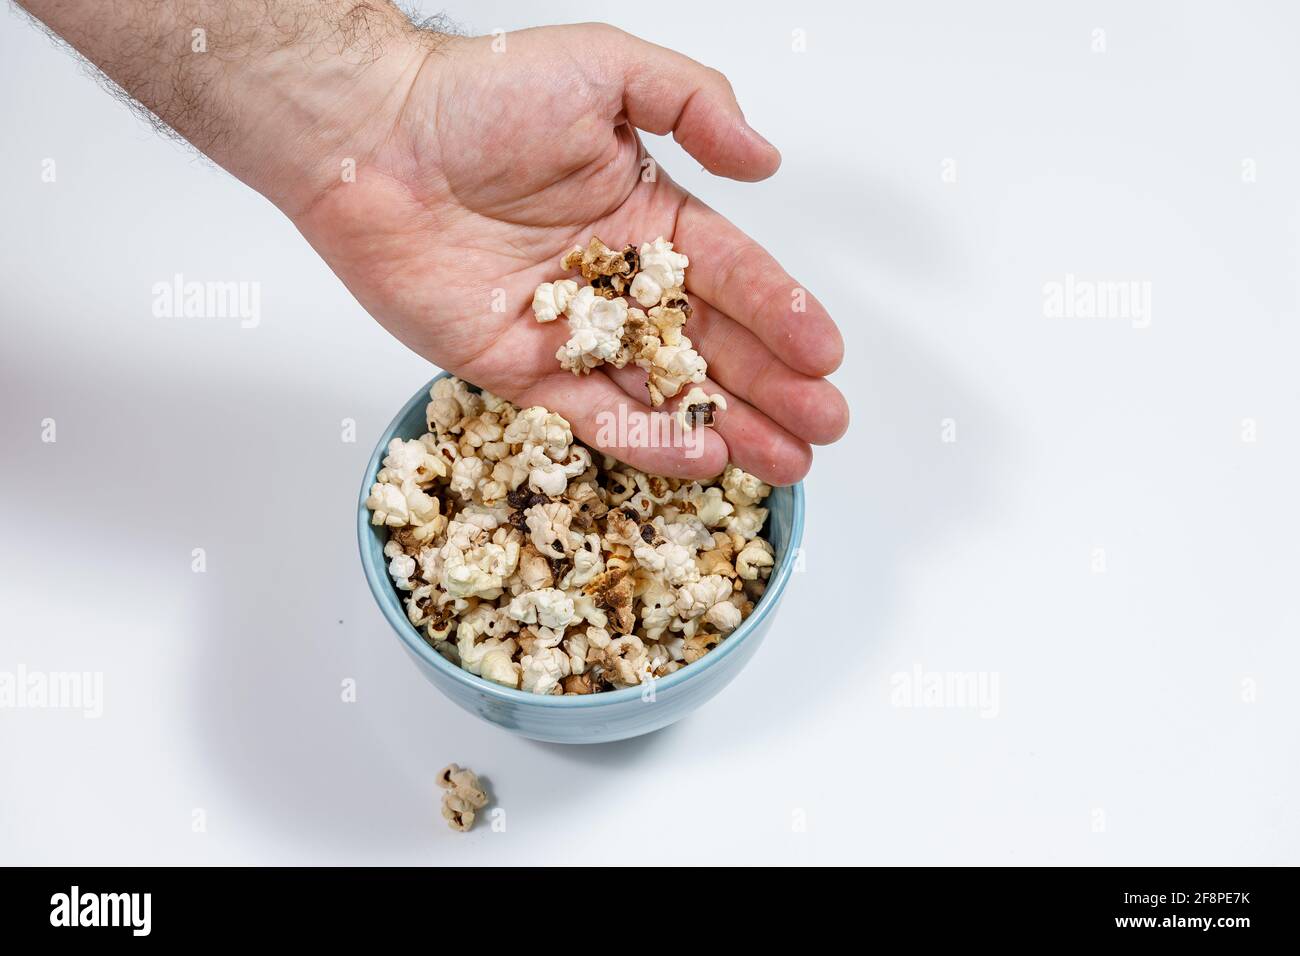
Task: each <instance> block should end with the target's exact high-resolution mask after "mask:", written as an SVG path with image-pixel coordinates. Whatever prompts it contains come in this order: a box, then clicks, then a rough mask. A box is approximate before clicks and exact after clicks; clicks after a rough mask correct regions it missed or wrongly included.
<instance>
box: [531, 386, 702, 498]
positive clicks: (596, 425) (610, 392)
mask: <svg viewBox="0 0 1300 956" xmlns="http://www.w3.org/2000/svg"><path fill="white" fill-rule="evenodd" d="M643 388H644V386H643ZM517 403H518V404H519V405H520V407H526V406H528V405H543V406H545V407H546V408H548V409H550V410H551V411H553V412H556V413H558V414H559V415H561V416H563V417H564V418H565V419H566V420H567V421H568V422H569V426H570V427H571V428H572V429H573V433H574V435H576V436H577V437H578V438H580V439H582V441H584V442H585V443H586V444H588V445H590V446H591V447H592V448H594V449H597V450H599V451H603V452H605V453H607V454H610V455H613V456H614V457H615V458H617V459H618V460H619V461H623V462H626V463H627V464H629V465H631V466H633V467H634V468H639V469H641V470H642V471H644V472H648V473H649V474H652V475H664V476H666V477H669V478H690V479H694V478H712V477H714V476H715V475H719V474H721V473H722V470H723V469H724V468H726V466H727V446H726V443H725V442H724V441H723V440H722V438H720V437H719V436H718V435H712V434H710V435H704V436H702V437H699V438H696V437H695V436H692V440H691V441H689V442H683V441H680V440H674V438H673V436H674V435H677V436H678V437H679V438H680V430H679V429H670V428H668V427H667V424H668V423H667V422H666V421H664V419H665V418H666V417H667V416H666V415H664V414H662V413H659V412H655V411H654V410H652V409H650V408H649V407H647V406H645V405H643V404H641V403H640V402H638V401H634V400H632V399H630V398H629V397H628V395H627V394H625V393H624V391H623V389H621V388H620V387H619V386H618V385H615V384H614V382H612V381H611V380H610V379H609V377H608V376H606V375H604V374H602V373H601V372H600V371H596V372H592V373H591V374H590V375H581V376H578V375H574V374H572V373H571V372H566V371H563V370H562V369H557V370H556V372H555V374H553V375H547V376H545V377H543V378H541V379H539V380H538V381H537V382H536V383H534V384H533V385H532V386H531V387H529V388H528V389H527V390H526V391H525V392H524V394H523V395H521V396H520V397H519V399H518V400H517ZM656 423H657V424H656ZM706 431H707V429H706Z"/></svg>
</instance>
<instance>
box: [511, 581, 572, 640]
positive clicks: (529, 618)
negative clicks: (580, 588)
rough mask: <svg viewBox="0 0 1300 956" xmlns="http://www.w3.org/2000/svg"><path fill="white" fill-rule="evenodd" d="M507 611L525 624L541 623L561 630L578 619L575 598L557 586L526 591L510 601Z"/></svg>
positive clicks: (552, 628)
mask: <svg viewBox="0 0 1300 956" xmlns="http://www.w3.org/2000/svg"><path fill="white" fill-rule="evenodd" d="M506 613H507V614H509V615H510V617H511V618H512V619H514V620H516V621H519V622H521V623H523V624H540V625H541V626H542V627H547V628H550V629H551V630H561V629H563V628H566V627H568V626H569V625H570V624H575V623H577V621H578V616H577V615H576V614H575V613H574V611H573V599H572V598H570V597H568V596H566V595H565V593H564V592H563V591H560V590H558V589H556V588H542V589H541V590H538V591H525V592H524V593H523V594H520V595H519V596H518V597H516V598H515V599H514V600H512V601H511V602H510V607H509V608H508V609H507V611H506Z"/></svg>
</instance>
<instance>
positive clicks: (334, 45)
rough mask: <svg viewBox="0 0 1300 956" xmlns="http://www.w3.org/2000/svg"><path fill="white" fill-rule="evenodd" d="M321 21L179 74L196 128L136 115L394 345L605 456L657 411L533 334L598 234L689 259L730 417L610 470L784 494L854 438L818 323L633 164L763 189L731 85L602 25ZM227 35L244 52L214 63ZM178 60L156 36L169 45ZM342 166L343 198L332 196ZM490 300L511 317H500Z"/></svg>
mask: <svg viewBox="0 0 1300 956" xmlns="http://www.w3.org/2000/svg"><path fill="white" fill-rule="evenodd" d="M26 2H27V5H28V6H29V8H31V9H33V11H34V12H35V13H36V14H37V15H38V16H40V17H41V18H42V19H44V20H46V22H47V23H49V24H50V25H51V26H52V27H54V29H56V30H58V31H59V32H60V33H62V34H63V35H64V36H66V37H68V38H69V39H70V42H73V43H74V45H77V46H78V47H79V48H81V49H82V50H83V52H86V53H87V55H88V56H89V57H90V58H91V59H92V60H94V61H95V62H96V63H97V64H98V65H100V67H101V68H102V69H104V70H105V72H106V73H108V75H109V76H111V77H113V78H114V79H115V80H117V81H118V82H119V83H122V85H124V86H126V88H127V90H128V92H131V93H133V94H134V95H141V94H140V92H139V89H140V88H141V86H142V84H141V83H140V82H139V81H137V82H135V83H134V84H133V85H134V86H135V87H136V88H134V89H133V88H132V85H128V84H127V83H123V79H122V77H123V75H124V74H125V73H126V71H125V70H122V69H119V70H114V69H113V68H112V63H111V60H112V56H111V55H109V54H105V55H97V52H98V51H97V50H96V49H95V44H94V41H93V38H91V39H87V40H86V43H87V45H88V46H89V49H86V48H85V47H83V46H82V44H81V43H79V42H78V40H77V39H76V37H77V36H78V34H77V32H76V31H77V29H78V24H79V21H77V20H75V18H74V19H73V20H72V22H71V23H66V22H64V21H67V20H68V17H69V15H68V11H67V9H66V8H67V7H68V6H69V5H70V6H72V7H74V8H76V7H85V6H86V4H85V3H84V2H78V0H72V2H71V4H67V3H58V2H54V0H50V2H48V3H47V2H46V0H26ZM140 2H141V3H144V0H140ZM121 5H122V4H115V5H114V6H121ZM125 5H126V6H133V4H131V3H127V4H125ZM137 5H139V4H137ZM144 5H147V6H153V4H144ZM196 5H197V6H207V5H208V4H205V3H197V4H196ZM176 6H180V7H184V6H187V4H176V5H169V7H171V8H172V9H171V12H170V13H169V14H168V16H167V20H166V23H167V30H168V31H183V36H182V37H181V39H182V40H185V39H187V38H188V36H189V30H188V29H186V27H185V21H186V17H185V16H184V15H179V16H178V15H177V13H176V10H175V7H176ZM46 7H51V8H57V9H51V10H46V9H43V8H46ZM246 7H247V8H248V10H249V16H253V13H252V12H251V11H252V10H253V9H254V8H258V9H263V10H267V9H269V10H271V11H277V10H278V11H280V14H281V16H280V20H281V21H284V20H287V19H288V13H287V11H288V10H291V9H292V10H295V11H298V12H299V13H301V11H302V8H303V5H302V4H293V3H286V4H276V3H270V4H266V3H262V2H258V3H255V4H253V3H246V2H244V0H237V2H233V3H228V4H225V5H223V7H222V11H223V12H222V13H221V15H220V19H222V20H223V21H224V22H227V23H228V22H229V21H231V19H232V18H234V17H237V16H238V15H239V14H238V11H239V10H241V9H243V8H246ZM325 8H328V9H330V10H331V11H332V14H331V15H332V16H334V17H335V18H336V19H335V20H334V21H331V24H330V27H329V29H324V28H321V24H314V25H312V24H309V25H308V26H306V27H304V26H303V25H302V24H301V23H299V22H297V21H295V23H296V29H297V30H298V32H299V38H298V39H295V40H294V41H293V42H292V43H286V44H282V45H279V46H275V45H274V44H271V43H269V42H267V41H266V40H265V36H266V34H267V33H268V32H269V31H266V30H263V31H262V34H261V35H262V36H263V44H262V45H263V49H262V50H261V51H260V52H259V53H258V54H257V55H256V56H254V55H249V56H247V57H246V58H245V59H244V60H242V61H240V60H235V59H232V58H229V57H228V58H227V60H225V61H222V62H221V63H220V65H210V64H211V61H208V62H207V63H202V64H200V65H198V66H194V67H192V68H193V69H196V70H199V69H201V70H204V71H206V72H203V73H200V74H197V75H198V76H199V77H200V78H201V82H196V84H195V87H196V89H197V92H196V93H195V94H194V95H193V96H191V97H189V100H190V101H191V102H190V103H189V108H188V110H187V112H185V113H183V114H181V115H179V116H175V117H174V116H170V115H169V113H168V106H167V104H166V103H164V102H161V100H163V99H165V96H161V97H160V96H153V97H152V98H151V97H150V96H149V95H148V94H145V95H144V96H143V99H144V102H145V104H146V105H147V106H149V108H150V109H151V110H152V111H153V112H154V113H156V114H157V115H159V116H161V117H162V118H163V119H164V120H166V121H167V122H168V123H169V124H171V125H172V126H173V127H175V128H176V129H177V130H178V131H179V132H181V133H182V135H186V136H187V138H190V139H191V141H194V142H196V144H197V145H200V146H201V147H202V148H204V149H205V151H207V152H209V154H210V155H212V156H213V157H214V158H215V159H216V160H217V161H218V162H220V163H222V165H224V166H226V167H227V168H228V169H230V170H231V171H232V172H234V173H235V174H236V175H237V176H240V178H243V179H244V180H245V181H247V182H249V183H250V184H251V185H253V186H254V188H256V189H258V190H259V191H261V192H263V193H264V194H265V195H267V196H268V197H269V198H271V199H272V200H273V201H274V202H276V203H277V204H278V205H279V206H280V207H281V208H282V209H283V210H284V211H285V213H286V214H287V215H288V216H289V217H290V218H291V219H292V220H293V222H294V223H295V224H296V225H297V227H298V228H299V230H300V231H301V232H302V233H303V235H304V236H305V237H306V238H307V239H308V241H309V242H311V244H312V245H313V247H315V249H316V250H317V251H318V252H319V253H320V254H321V255H322V256H323V257H324V259H325V261H326V262H327V263H329V265H330V267H331V268H332V269H333V270H334V271H335V273H336V274H337V275H338V276H339V277H340V278H341V279H342V280H343V282H344V283H345V284H346V285H347V287H348V288H349V289H350V290H351V291H352V293H353V294H354V295H356V297H357V298H358V300H359V301H360V302H361V304H362V305H363V306H365V308H366V309H367V310H368V311H369V312H370V313H371V314H372V315H373V316H375V318H376V319H378V320H379V321H380V322H381V323H383V325H384V326H385V327H386V328H387V329H389V331H391V332H392V333H393V334H394V335H396V336H397V337H398V338H400V339H401V340H402V341H403V342H405V343H406V344H407V345H409V346H410V347H411V348H412V349H414V350H415V351H417V352H419V353H420V354H421V355H424V356H425V357H427V358H429V359H430V360H431V361H433V362H435V363H437V364H438V365H440V366H441V367H443V368H445V369H448V370H449V371H452V372H454V373H455V374H457V375H459V376H461V377H462V378H464V379H465V380H467V381H469V382H472V383H474V384H476V385H481V386H483V387H484V388H487V389H490V390H491V391H493V392H495V393H497V394H499V395H501V396H503V397H505V398H508V399H511V400H512V401H514V402H516V403H518V404H520V405H525V406H526V405H545V406H546V407H547V408H550V409H552V410H553V411H556V412H559V413H560V414H561V415H563V416H564V417H565V418H567V419H568V420H569V421H570V422H571V423H572V425H573V430H574V432H575V434H577V435H578V436H579V437H580V438H582V439H583V440H584V441H586V442H587V443H588V444H592V445H596V444H597V442H596V437H597V432H598V429H599V424H598V420H597V416H598V415H599V414H600V413H601V412H611V411H614V410H615V409H616V408H617V406H618V405H620V404H627V405H628V406H629V407H630V408H634V409H636V410H639V411H641V412H644V413H648V412H649V411H650V409H649V408H648V406H646V405H645V404H644V402H643V397H644V396H645V394H646V393H645V385H644V378H645V374H644V372H643V371H642V370H641V369H638V368H635V367H628V368H625V369H623V370H615V369H612V368H601V369H597V370H596V371H594V372H593V373H592V374H591V375H589V376H583V377H575V376H574V375H572V373H570V372H567V371H564V370H562V369H561V368H560V367H559V364H558V362H557V361H556V358H555V351H556V349H557V348H558V346H559V345H560V344H562V343H563V341H564V340H565V338H566V337H567V329H566V328H565V327H563V326H564V324H563V323H562V322H561V323H555V324H550V325H540V324H538V323H537V322H535V321H534V319H533V316H532V309H531V302H532V293H533V289H534V288H535V287H536V286H537V284H538V283H540V282H543V281H547V280H550V279H554V278H556V277H557V276H558V275H559V273H560V270H559V268H558V260H559V257H560V255H561V254H562V253H563V252H565V251H567V250H568V249H569V248H571V247H573V246H574V245H578V244H584V245H585V243H586V241H587V239H588V238H589V237H590V236H592V235H593V234H594V235H598V236H599V237H600V238H601V239H602V240H604V241H605V242H606V243H608V244H609V245H611V246H614V247H616V248H618V247H621V246H623V245H624V244H626V243H628V242H633V243H639V242H641V241H648V240H650V239H654V238H655V237H657V236H660V235H662V236H664V237H665V238H667V239H670V240H671V241H672V242H673V244H674V246H675V247H676V248H677V249H679V250H680V251H682V252H684V253H686V255H687V256H689V257H690V260H691V266H690V268H689V269H688V270H687V291H688V293H689V294H690V298H691V303H692V306H693V307H694V312H693V314H692V317H691V320H690V322H689V324H688V326H687V329H686V332H687V334H688V335H689V336H690V337H691V339H692V341H693V342H694V343H695V346H696V348H697V349H698V350H699V351H700V353H701V354H702V355H703V356H704V357H705V359H706V360H707V361H708V363H709V375H710V381H709V382H707V383H705V385H704V387H705V388H706V389H708V390H710V391H713V390H716V391H720V392H722V393H723V394H724V395H726V397H727V399H728V410H727V411H726V412H725V413H724V415H723V416H722V418H721V421H720V424H719V426H718V428H717V434H714V433H712V432H710V433H709V434H707V435H706V436H705V438H706V442H705V445H704V454H703V456H702V457H698V458H694V459H692V458H688V457H686V455H685V449H682V448H645V447H640V448H638V447H616V448H609V449H607V450H608V451H609V452H610V453H611V454H614V455H615V456H616V457H619V458H622V459H624V460H626V461H628V462H630V463H632V464H633V465H636V466H637V467H639V468H642V469H644V470H647V471H650V472H656V473H660V474H667V475H677V476H682V477H704V476H708V475H713V474H717V473H718V472H719V471H721V470H722V467H723V466H724V464H725V463H726V461H727V460H728V459H730V460H731V461H734V462H735V463H736V464H737V465H738V466H740V467H741V468H744V469H745V470H746V471H750V472H753V473H755V474H757V475H759V476H760V477H762V478H764V479H766V480H768V481H771V482H774V483H778V484H787V483H790V482H794V481H797V480H798V479H799V478H801V477H802V476H803V475H804V474H805V473H806V472H807V470H808V467H809V465H810V463H811V449H810V448H809V443H816V444H823V443H827V442H831V441H834V440H836V439H837V438H839V437H840V436H841V435H842V434H843V433H844V430H845V429H846V428H847V425H848V409H847V406H846V405H845V402H844V400H843V398H842V396H841V395H840V393H839V392H838V391H837V390H836V389H835V388H834V387H833V386H832V385H831V384H830V383H828V382H827V381H825V379H824V378H823V376H825V375H827V374H829V373H830V372H831V371H833V370H834V369H835V368H836V366H838V364H839V362H840V360H841V357H842V352H843V346H842V343H841V339H840V336H839V333H838V331H837V330H836V328H835V326H834V324H833V323H832V322H831V320H830V318H829V317H828V316H827V314H826V312H825V310H824V309H823V308H822V307H821V306H820V304H818V303H817V301H816V299H815V298H813V296H812V295H811V294H809V293H806V292H804V291H802V290H800V289H799V287H798V285H797V283H796V282H795V281H794V280H793V279H792V278H790V276H788V275H787V274H786V273H785V272H784V271H783V270H782V269H781V267H780V266H779V265H778V264H777V263H776V262H775V261H774V260H773V259H772V257H771V256H769V255H768V254H767V253H766V252H764V251H763V250H762V248H761V247H759V246H758V245H757V244H756V243H754V242H753V241H752V240H751V239H749V238H748V237H747V236H745V235H744V234H743V233H741V232H740V231H739V230H738V229H736V228H735V227H734V226H733V225H731V223H729V222H727V220H726V219H724V218H723V217H722V216H720V215H718V214H717V213H716V212H714V211H713V210H711V209H709V208H708V207H707V206H705V205H704V204H703V203H701V202H699V201H698V200H697V199H695V198H694V197H692V196H690V195H689V194H688V193H686V192H685V191H683V190H682V189H681V188H680V187H678V186H677V185H676V184H675V183H673V182H672V181H671V179H669V178H668V176H667V175H666V174H665V173H664V172H663V171H662V170H661V169H657V168H655V167H654V166H653V165H649V164H646V163H645V162H644V160H645V158H646V157H645V152H644V149H643V148H642V145H641V142H640V139H639V137H638V135H637V133H636V130H637V129H642V130H646V131H649V132H653V133H658V134H666V133H668V132H672V133H673V135H674V136H675V138H676V139H677V141H678V142H679V143H681V145H682V146H683V147H684V148H685V149H686V150H687V151H688V152H689V153H690V154H691V155H692V156H694V157H695V158H696V159H697V160H699V161H700V163H701V164H703V165H704V167H705V168H707V169H708V170H710V171H711V172H713V173H716V174H718V175H723V176H729V177H731V178H734V179H740V180H745V181H753V180H758V179H763V178H765V177H767V176H770V175H771V174H772V173H773V172H775V170H776V168H777V165H778V164H779V162H780V158H779V156H778V154H777V152H776V150H775V149H774V148H773V147H772V146H771V145H770V144H768V143H767V142H766V141H765V140H763V139H762V138H761V137H760V136H759V135H758V134H757V133H755V132H754V131H753V130H752V129H750V127H749V126H748V124H746V122H745V120H744V118H743V116H742V114H741V112H740V108H739V106H738V105H737V103H736V100H735V97H734V95H733V94H732V91H731V87H730V85H729V84H728V83H727V81H726V79H725V78H724V77H723V76H722V75H721V74H719V73H717V72H716V71H713V70H709V69H707V68H706V67H703V66H701V65H700V64H698V63H696V62H694V61H693V60H690V59H688V58H686V57H683V56H681V55H679V54H676V53H673V52H671V51H669V50H666V49H664V48H662V47H657V46H654V45H652V44H648V43H645V42H643V41H641V40H638V39H636V38H634V37H631V36H629V35H627V34H625V33H622V32H621V31H618V30H615V29H613V28H611V27H606V26H601V25H581V26H565V27H546V28H541V29H536V30H525V31H521V32H517V33H510V34H507V35H505V37H504V44H505V48H504V49H500V47H501V44H500V42H499V41H498V42H497V43H496V44H495V48H494V38H491V37H486V38H476V39H467V38H458V37H443V36H436V35H431V34H428V33H424V32H420V31H416V30H414V29H413V28H409V27H407V26H406V25H405V24H404V22H398V21H397V20H394V19H390V18H389V15H390V14H393V13H395V11H393V10H392V9H391V8H389V7H388V6H387V5H386V4H360V5H358V4H346V5H335V4H324V5H321V7H320V8H318V9H325ZM110 9H111V8H110ZM47 13H48V14H50V15H47ZM263 15H265V14H263ZM191 19H193V17H191ZM340 24H342V27H340ZM222 32H239V31H237V30H225V31H219V34H218V36H214V37H211V38H209V40H208V42H209V44H212V43H220V42H221V39H220V34H221V33H222ZM254 32H256V31H254ZM302 36H310V37H311V39H302V38H301V37H302ZM171 42H172V39H171V38H170V34H169V33H167V34H165V35H164V36H163V37H162V39H160V41H159V45H160V46H163V47H166V45H167V44H168V43H171ZM381 46H382V49H380V47H381ZM273 47H274V48H273ZM367 53H369V54H371V55H366V54H367ZM175 55H176V56H180V57H184V56H186V55H187V54H186V53H185V52H184V48H182V50H181V52H178V53H176V54H175ZM196 55H197V54H196ZM157 58H158V59H159V60H164V59H166V54H164V53H160V54H159V55H158V57H157ZM241 63H242V64H243V65H242V66H241ZM137 69H138V68H137ZM172 69H173V71H174V72H175V71H178V70H179V69H180V68H177V67H173V68H172ZM153 88H154V87H150V89H153ZM205 97H206V98H210V99H211V100H212V101H213V102H212V103H211V104H210V105H209V106H207V107H206V112H205V107H204V105H203V104H204V100H205ZM213 117H219V120H217V119H213ZM187 121H188V122H190V123H191V124H192V125H193V126H194V127H195V129H196V130H198V131H199V132H198V134H197V135H196V134H195V133H191V132H189V131H187V129H186V122H187ZM349 161H350V163H351V165H350V166H348V167H347V168H348V169H349V171H352V170H354V171H355V175H346V176H345V175H343V174H342V171H343V169H344V168H345V166H344V164H345V163H348V162H349ZM503 296H504V299H503V301H504V302H505V303H506V309H505V311H504V312H501V311H494V305H496V304H499V302H501V301H502V297H503ZM796 303H801V304H802V311H796V309H795V307H794V306H795V304H796ZM674 404H675V403H674V402H673V400H671V399H670V400H669V405H666V406H665V409H669V408H671V407H672V406H673V405H674ZM706 431H708V430H706Z"/></svg>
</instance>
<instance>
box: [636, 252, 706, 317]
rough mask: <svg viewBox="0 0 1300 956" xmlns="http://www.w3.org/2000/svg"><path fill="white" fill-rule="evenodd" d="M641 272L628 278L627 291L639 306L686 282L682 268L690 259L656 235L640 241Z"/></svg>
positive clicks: (652, 301)
mask: <svg viewBox="0 0 1300 956" xmlns="http://www.w3.org/2000/svg"><path fill="white" fill-rule="evenodd" d="M640 255H641V271H640V272H638V273H637V275H636V278H634V279H633V280H632V285H631V287H630V289H629V290H628V291H629V293H630V294H631V296H632V298H634V299H636V300H637V302H639V303H640V304H641V305H642V307H644V308H647V309H648V308H650V307H651V306H652V305H658V304H659V300H660V299H662V298H663V297H664V294H665V293H667V292H669V291H670V290H672V289H680V288H681V287H682V285H683V284H684V283H685V282H686V267H687V266H689V265H690V264H691V262H690V260H689V259H687V258H686V256H684V255H682V254H681V253H680V252H674V251H673V244H672V243H671V242H667V241H665V240H664V237H663V236H660V237H659V238H658V239H656V240H655V241H654V242H644V243H642V244H641V249H640Z"/></svg>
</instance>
